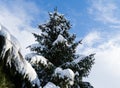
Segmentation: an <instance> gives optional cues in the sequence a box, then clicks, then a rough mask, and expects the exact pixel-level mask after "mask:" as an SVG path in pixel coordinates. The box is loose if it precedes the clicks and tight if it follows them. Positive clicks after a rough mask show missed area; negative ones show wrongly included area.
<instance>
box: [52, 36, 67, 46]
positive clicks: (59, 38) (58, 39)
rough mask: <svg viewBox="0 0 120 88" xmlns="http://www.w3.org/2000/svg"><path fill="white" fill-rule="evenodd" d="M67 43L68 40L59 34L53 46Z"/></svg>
mask: <svg viewBox="0 0 120 88" xmlns="http://www.w3.org/2000/svg"><path fill="white" fill-rule="evenodd" d="M66 41H67V40H66V39H65V38H64V37H63V36H62V35H61V34H59V35H58V37H57V39H56V40H55V41H54V42H53V45H55V44H56V43H58V42H60V43H62V42H66Z"/></svg>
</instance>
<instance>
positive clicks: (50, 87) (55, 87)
mask: <svg viewBox="0 0 120 88" xmlns="http://www.w3.org/2000/svg"><path fill="white" fill-rule="evenodd" d="M43 88H60V87H59V86H56V85H55V84H54V83H52V82H48V83H47V84H46V85H45V86H44V87H43Z"/></svg>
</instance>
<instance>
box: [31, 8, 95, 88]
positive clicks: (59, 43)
mask: <svg viewBox="0 0 120 88" xmlns="http://www.w3.org/2000/svg"><path fill="white" fill-rule="evenodd" d="M70 28H71V24H70V22H69V21H68V20H67V19H66V18H65V17H64V15H62V14H60V13H58V12H57V11H56V10H55V11H54V12H53V13H49V20H48V21H47V22H46V23H44V24H40V25H39V29H40V30H41V34H40V35H39V34H36V33H33V35H34V37H35V39H36V42H37V44H38V45H37V46H40V47H36V45H34V44H33V45H30V46H29V48H30V50H31V51H32V52H33V53H36V54H37V55H41V56H43V57H45V58H46V59H47V63H48V62H49V63H51V64H52V65H48V64H47V66H45V65H44V64H43V63H42V62H43V61H42V60H43V59H42V57H41V56H37V58H38V57H39V58H38V59H37V58H36V56H35V57H34V58H33V61H32V62H37V63H36V64H34V65H32V66H33V67H34V69H35V70H36V72H37V74H38V76H39V78H40V80H41V84H42V87H43V86H45V85H46V84H47V83H48V82H52V83H54V84H55V85H57V86H60V87H61V88H91V87H89V85H88V86H87V87H84V86H85V85H84V82H83V80H82V79H83V77H87V76H88V75H89V73H90V70H91V67H92V65H93V64H94V57H92V55H88V56H82V57H81V56H79V55H77V54H76V48H77V46H78V45H79V44H81V40H80V41H75V38H76V35H75V34H70V33H69V30H70ZM81 52H82V51H81ZM93 56H94V55H93ZM40 58H41V59H40ZM44 60H45V59H44ZM38 62H39V63H38ZM67 72H68V73H67ZM65 73H66V74H65ZM71 73H73V74H74V76H73V75H71ZM43 74H44V75H43ZM67 74H70V76H72V78H70V77H69V76H68V75H67ZM70 80H71V82H70Z"/></svg>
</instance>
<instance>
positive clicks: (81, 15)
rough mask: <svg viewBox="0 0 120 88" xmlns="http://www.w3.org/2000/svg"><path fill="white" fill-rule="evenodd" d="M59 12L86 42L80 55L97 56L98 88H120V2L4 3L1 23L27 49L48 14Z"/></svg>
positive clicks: (34, 0) (0, 6) (40, 0)
mask: <svg viewBox="0 0 120 88" xmlns="http://www.w3.org/2000/svg"><path fill="white" fill-rule="evenodd" d="M55 7H57V8H58V11H59V12H60V13H62V14H65V17H66V18H68V19H69V20H70V21H71V24H72V25H73V27H72V29H71V31H70V32H71V33H76V35H77V40H79V39H83V44H82V45H79V47H78V48H77V52H78V53H80V54H86V55H88V54H90V53H96V55H95V65H93V68H92V70H91V73H90V75H89V77H88V78H86V79H84V80H87V81H89V82H90V83H91V84H92V85H93V86H94V88H120V84H119V83H120V0H0V23H1V24H2V25H4V26H5V27H6V28H8V30H9V31H10V32H11V34H13V35H14V36H15V37H16V38H17V39H18V40H19V42H20V44H21V47H22V49H21V51H22V53H23V54H26V53H28V52H29V51H28V50H26V49H25V48H26V47H27V46H28V45H30V44H32V43H33V42H34V40H35V39H34V37H33V36H32V34H31V32H36V33H40V31H39V29H38V28H37V27H38V24H40V23H45V22H46V21H47V20H48V12H51V11H53V9H54V8H55Z"/></svg>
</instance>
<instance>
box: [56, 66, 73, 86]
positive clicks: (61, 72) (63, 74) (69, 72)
mask: <svg viewBox="0 0 120 88" xmlns="http://www.w3.org/2000/svg"><path fill="white" fill-rule="evenodd" d="M55 75H59V77H60V78H63V79H64V77H67V78H68V79H69V84H70V85H73V84H74V77H75V74H74V72H73V71H72V70H71V69H69V68H67V69H64V70H63V69H62V68H60V67H58V68H56V69H55Z"/></svg>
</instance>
